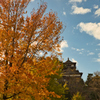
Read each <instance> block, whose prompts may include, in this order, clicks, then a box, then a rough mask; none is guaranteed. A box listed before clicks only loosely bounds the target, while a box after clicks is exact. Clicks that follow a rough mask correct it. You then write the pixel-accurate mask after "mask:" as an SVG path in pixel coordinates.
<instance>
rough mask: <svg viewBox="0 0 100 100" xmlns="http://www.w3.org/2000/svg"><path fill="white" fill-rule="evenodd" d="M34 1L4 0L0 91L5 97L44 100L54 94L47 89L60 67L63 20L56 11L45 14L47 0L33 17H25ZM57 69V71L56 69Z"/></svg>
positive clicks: (0, 27)
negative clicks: (58, 59)
mask: <svg viewBox="0 0 100 100" xmlns="http://www.w3.org/2000/svg"><path fill="white" fill-rule="evenodd" d="M29 2H30V0H0V5H1V6H0V72H1V75H0V94H1V98H3V100H6V99H10V98H12V99H14V100H17V99H18V100H30V99H31V96H33V97H35V99H36V100H43V99H44V98H47V99H48V100H49V97H48V96H49V95H50V94H52V95H54V96H57V95H56V94H55V93H53V92H49V91H48V90H47V89H46V86H47V85H48V82H49V78H47V77H46V76H48V75H51V74H55V73H56V71H57V70H58V67H57V66H58V64H55V62H56V59H53V58H52V56H51V57H47V58H45V59H44V57H41V59H39V52H42V53H43V56H45V55H46V54H47V52H51V54H52V55H55V54H57V51H56V47H57V44H59V43H60V40H59V38H60V33H61V29H62V23H61V22H60V21H59V20H58V19H57V16H56V14H55V13H53V12H49V13H48V14H45V15H44V12H45V10H46V7H47V5H46V3H44V4H42V5H41V6H40V8H39V9H38V10H37V11H34V10H33V11H32V13H31V17H28V16H27V17H26V18H24V14H25V13H26V12H25V8H26V7H27V5H28V4H29ZM54 69H56V70H54Z"/></svg>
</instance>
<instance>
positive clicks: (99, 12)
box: [94, 8, 100, 16]
mask: <svg viewBox="0 0 100 100" xmlns="http://www.w3.org/2000/svg"><path fill="white" fill-rule="evenodd" d="M94 14H95V15H97V16H100V8H99V9H97V10H96V11H95V13H94Z"/></svg>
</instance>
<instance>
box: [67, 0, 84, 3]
mask: <svg viewBox="0 0 100 100" xmlns="http://www.w3.org/2000/svg"><path fill="white" fill-rule="evenodd" d="M69 2H70V3H73V2H82V0H69Z"/></svg>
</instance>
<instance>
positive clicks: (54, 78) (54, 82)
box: [47, 60, 68, 100]
mask: <svg viewBox="0 0 100 100" xmlns="http://www.w3.org/2000/svg"><path fill="white" fill-rule="evenodd" d="M56 63H59V65H60V66H61V67H60V69H59V70H58V71H57V74H54V75H50V76H48V77H50V80H49V83H48V86H47V89H48V90H49V91H52V92H55V93H56V94H58V95H59V96H61V97H60V98H57V97H53V96H52V95H50V98H51V100H68V98H67V97H66V94H68V87H67V84H64V85H62V84H60V83H59V79H60V78H61V77H62V75H61V71H62V67H63V63H62V62H59V60H57V62H56Z"/></svg>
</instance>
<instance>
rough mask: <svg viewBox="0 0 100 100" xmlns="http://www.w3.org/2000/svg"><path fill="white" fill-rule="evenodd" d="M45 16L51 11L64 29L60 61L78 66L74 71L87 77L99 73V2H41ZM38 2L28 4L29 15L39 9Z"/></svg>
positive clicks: (88, 0) (67, 0) (99, 0)
mask: <svg viewBox="0 0 100 100" xmlns="http://www.w3.org/2000/svg"><path fill="white" fill-rule="evenodd" d="M44 2H47V10H46V13H48V12H49V11H50V10H51V9H52V10H53V11H54V12H56V13H57V14H58V17H59V19H60V20H61V21H62V22H63V25H64V26H66V29H65V30H64V32H63V33H62V34H61V36H63V37H64V40H63V41H62V43H61V52H62V58H64V61H66V60H67V59H68V57H69V59H70V60H71V61H74V62H77V69H78V70H79V71H80V72H83V76H82V78H83V79H84V80H86V78H87V75H88V73H93V72H95V71H100V0H44ZM39 4H40V0H31V3H30V4H29V5H28V8H27V10H28V12H30V11H31V10H32V9H33V8H35V9H36V8H38V7H39ZM28 14H29V13H28Z"/></svg>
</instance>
